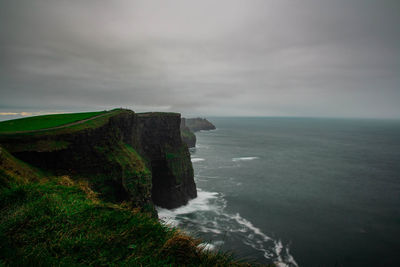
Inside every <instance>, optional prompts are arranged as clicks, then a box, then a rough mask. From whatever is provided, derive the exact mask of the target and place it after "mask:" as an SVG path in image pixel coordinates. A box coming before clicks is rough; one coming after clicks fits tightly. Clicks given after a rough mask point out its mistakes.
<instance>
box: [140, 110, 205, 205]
mask: <svg viewBox="0 0 400 267" xmlns="http://www.w3.org/2000/svg"><path fill="white" fill-rule="evenodd" d="M137 120H138V127H137V129H138V134H137V136H138V137H139V140H140V141H139V144H141V147H140V149H139V150H140V151H142V152H143V155H145V157H146V158H148V159H149V160H150V165H151V169H152V174H153V188H152V196H153V201H154V203H155V204H156V205H158V206H161V207H165V208H175V207H178V206H181V205H184V204H186V203H187V201H188V199H191V198H195V197H196V196H197V191H196V185H195V183H194V179H193V168H192V163H191V161H190V154H189V151H188V149H187V146H186V144H185V143H183V142H182V139H181V134H180V121H181V117H180V114H176V113H168V114H165V113H164V115H163V116H160V113H142V114H138V116H137Z"/></svg>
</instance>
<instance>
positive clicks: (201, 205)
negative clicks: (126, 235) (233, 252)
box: [157, 189, 298, 267]
mask: <svg viewBox="0 0 400 267" xmlns="http://www.w3.org/2000/svg"><path fill="white" fill-rule="evenodd" d="M197 195H198V196H197V198H195V199H192V200H190V201H189V203H188V204H187V205H185V206H183V207H179V208H177V209H174V210H167V209H163V208H159V207H158V208H157V211H158V215H159V217H160V219H161V220H162V221H164V222H166V223H168V224H172V225H174V226H177V225H179V224H180V223H183V224H184V225H189V226H192V227H193V226H194V227H193V228H194V232H197V233H198V232H202V233H210V234H212V235H213V236H214V237H217V238H218V237H221V236H224V238H226V235H228V236H229V235H230V233H236V234H237V235H239V236H240V237H241V240H242V242H243V243H244V244H246V245H248V246H250V247H252V248H253V249H255V250H258V251H260V252H262V253H263V255H264V257H265V258H266V259H269V260H272V261H274V263H275V264H276V265H277V266H280V267H296V266H298V265H297V263H296V261H295V260H294V259H293V257H292V256H291V255H290V253H289V248H288V247H287V246H286V247H285V246H284V245H283V244H282V242H281V241H280V240H275V239H273V238H271V237H269V236H267V235H266V234H264V233H263V232H262V231H261V230H260V229H259V228H257V227H256V226H254V225H253V223H251V222H250V221H249V220H247V219H245V218H243V217H242V216H241V215H240V214H239V213H236V214H230V213H228V212H226V210H225V208H226V205H227V203H226V200H225V198H224V196H223V194H221V193H216V192H207V191H203V190H201V189H198V194H197ZM187 230H188V229H187ZM221 242H222V241H221ZM222 244H223V243H222ZM222 244H221V243H220V244H219V245H220V246H222ZM216 245H217V243H216V242H212V243H203V244H200V246H204V248H205V249H210V250H212V249H215V246H216Z"/></svg>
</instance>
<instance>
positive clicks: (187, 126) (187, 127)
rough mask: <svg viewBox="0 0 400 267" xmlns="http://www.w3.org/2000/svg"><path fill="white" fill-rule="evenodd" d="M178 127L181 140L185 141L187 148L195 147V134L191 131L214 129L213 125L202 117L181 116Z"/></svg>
mask: <svg viewBox="0 0 400 267" xmlns="http://www.w3.org/2000/svg"><path fill="white" fill-rule="evenodd" d="M180 128H181V136H182V141H183V142H184V143H186V144H187V146H188V147H189V148H191V147H196V135H195V134H194V133H193V132H198V131H201V130H215V126H214V125H213V124H212V123H211V122H209V121H208V120H206V119H202V118H192V119H186V118H182V119H181V126H180Z"/></svg>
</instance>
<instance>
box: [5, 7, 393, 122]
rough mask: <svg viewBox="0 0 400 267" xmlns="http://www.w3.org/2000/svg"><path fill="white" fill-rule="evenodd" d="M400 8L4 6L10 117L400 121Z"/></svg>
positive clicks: (6, 103)
mask: <svg viewBox="0 0 400 267" xmlns="http://www.w3.org/2000/svg"><path fill="white" fill-rule="evenodd" d="M399 14H400V1H399V0H393V1H389V0H375V1H371V0H329V1H324V0H260V1H255V0H242V1H234V0H226V1H217V0H212V1H205V0H202V1H198V0H196V1H189V0H181V1H171V0H168V1H149V0H144V1H134V0H112V1H111V0H93V1H88V0H65V1H61V0H58V1H55V0H25V1H23V0H0V90H1V91H0V92H1V98H0V115H1V114H3V116H2V118H3V119H4V113H5V112H11V113H13V112H14V113H20V112H33V113H34V114H37V113H40V112H62V111H85V110H103V109H109V108H114V107H127V108H131V109H133V110H135V111H149V110H151V111H156V110H157V111H175V112H181V113H183V115H185V116H194V115H202V116H211V115H222V116H225V115H229V116H237V115H241V116H333V117H389V118H400V15H399Z"/></svg>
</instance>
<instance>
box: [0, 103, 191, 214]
mask: <svg viewBox="0 0 400 267" xmlns="http://www.w3.org/2000/svg"><path fill="white" fill-rule="evenodd" d="M0 144H1V145H2V146H3V147H4V148H5V149H7V150H8V151H9V152H10V153H11V154H12V155H14V156H15V157H17V158H19V159H21V160H23V161H25V162H27V163H29V164H32V165H34V166H36V167H39V168H41V169H43V170H46V171H50V172H51V173H54V174H56V175H69V176H71V177H73V178H74V179H85V180H87V181H88V182H89V183H90V185H91V186H92V187H93V188H94V189H95V190H96V191H97V192H99V193H100V197H102V198H104V199H107V200H109V201H113V202H121V201H130V202H131V203H132V205H133V206H136V207H138V208H141V209H144V210H154V208H153V203H154V204H156V205H159V206H161V207H165V208H176V207H178V206H180V205H184V204H186V203H187V201H188V200H189V199H191V198H194V197H196V186H195V183H194V179H193V169H192V165H191V162H190V154H189V152H188V149H187V146H186V144H184V143H183V142H182V140H181V135H180V114H177V113H146V114H136V113H134V112H133V111H130V110H116V111H113V112H110V113H109V114H108V115H107V116H103V117H101V118H98V119H94V120H92V121H88V122H85V123H83V124H78V125H75V126H72V127H66V128H61V129H57V130H49V131H43V132H38V133H23V134H14V135H2V136H0Z"/></svg>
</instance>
